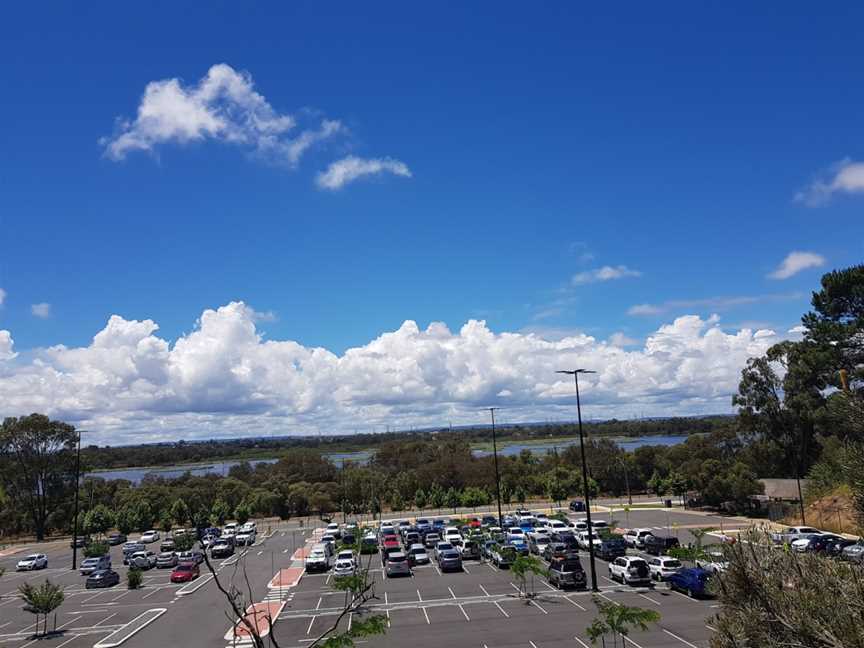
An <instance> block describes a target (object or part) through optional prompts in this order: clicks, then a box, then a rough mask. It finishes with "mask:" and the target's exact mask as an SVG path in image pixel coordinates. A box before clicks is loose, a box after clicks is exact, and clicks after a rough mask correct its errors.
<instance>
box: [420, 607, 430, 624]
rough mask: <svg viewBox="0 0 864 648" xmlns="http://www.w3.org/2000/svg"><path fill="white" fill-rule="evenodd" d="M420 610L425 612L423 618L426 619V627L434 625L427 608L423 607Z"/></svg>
mask: <svg viewBox="0 0 864 648" xmlns="http://www.w3.org/2000/svg"><path fill="white" fill-rule="evenodd" d="M420 609H421V610H423V616H425V617H426V625H432V622H431V621H429V615H428V614H426V608H425V607H422V608H420Z"/></svg>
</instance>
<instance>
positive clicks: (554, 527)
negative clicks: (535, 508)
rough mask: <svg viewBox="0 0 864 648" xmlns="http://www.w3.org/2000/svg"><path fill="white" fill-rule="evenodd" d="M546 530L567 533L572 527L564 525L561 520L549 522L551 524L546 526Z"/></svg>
mask: <svg viewBox="0 0 864 648" xmlns="http://www.w3.org/2000/svg"><path fill="white" fill-rule="evenodd" d="M546 528H547V529H549V530H550V531H553V532H554V531H566V530H567V529H569V528H570V527H568V526H567V525H566V524H564V523H563V522H562V521H561V520H549V524H547V525H546Z"/></svg>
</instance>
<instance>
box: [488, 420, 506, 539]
mask: <svg viewBox="0 0 864 648" xmlns="http://www.w3.org/2000/svg"><path fill="white" fill-rule="evenodd" d="M497 409H500V408H498V407H490V408H489V414H490V415H491V416H492V456H493V457H494V460H495V499H497V500H498V525H499V526H501V527H502V528H503V526H504V517H503V516H502V515H501V476H500V475H499V473H498V443H497V441H496V440H495V410H497Z"/></svg>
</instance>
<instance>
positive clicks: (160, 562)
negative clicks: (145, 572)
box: [156, 551, 180, 569]
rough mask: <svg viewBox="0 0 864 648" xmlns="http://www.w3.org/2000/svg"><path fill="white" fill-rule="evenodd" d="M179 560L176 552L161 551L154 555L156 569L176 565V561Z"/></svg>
mask: <svg viewBox="0 0 864 648" xmlns="http://www.w3.org/2000/svg"><path fill="white" fill-rule="evenodd" d="M178 562H180V561H179V560H178V558H177V554H175V553H174V552H173V551H163V552H161V553H160V554H159V555H158V556H156V567H157V568H158V569H168V568H169V567H176V566H177V563H178Z"/></svg>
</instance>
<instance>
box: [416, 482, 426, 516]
mask: <svg viewBox="0 0 864 648" xmlns="http://www.w3.org/2000/svg"><path fill="white" fill-rule="evenodd" d="M428 501H429V500H428V498H427V497H426V491H424V490H423V489H422V488H418V489H417V491H416V492H415V493H414V504H415V505H416V506H417V508H418V509H420V510H421V511H422V510H423V509H424V508H426V504H427V503H428Z"/></svg>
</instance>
